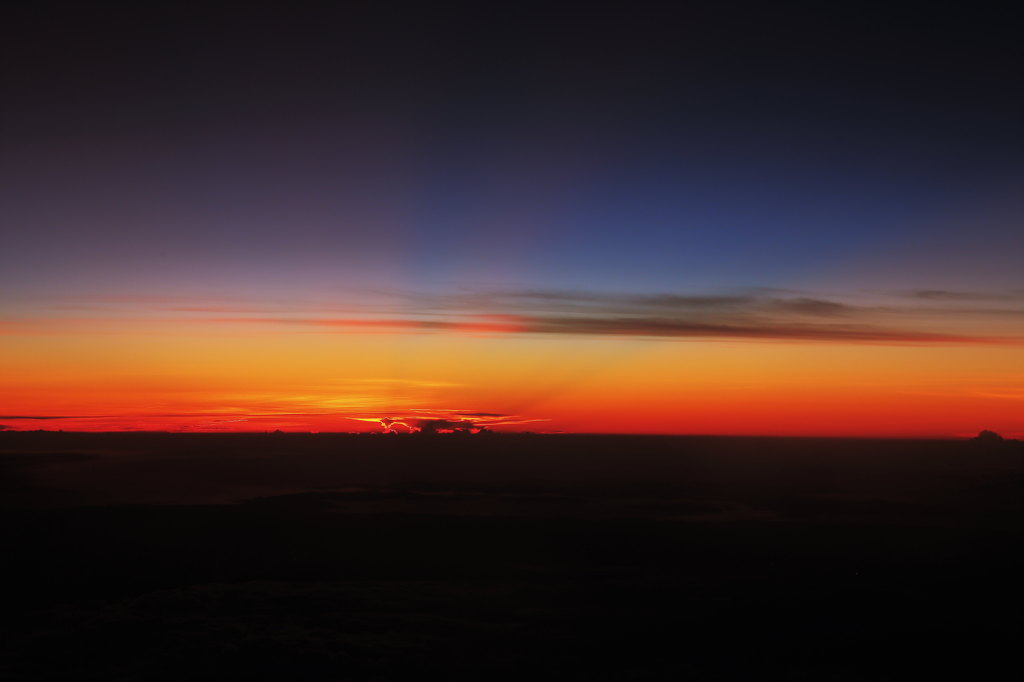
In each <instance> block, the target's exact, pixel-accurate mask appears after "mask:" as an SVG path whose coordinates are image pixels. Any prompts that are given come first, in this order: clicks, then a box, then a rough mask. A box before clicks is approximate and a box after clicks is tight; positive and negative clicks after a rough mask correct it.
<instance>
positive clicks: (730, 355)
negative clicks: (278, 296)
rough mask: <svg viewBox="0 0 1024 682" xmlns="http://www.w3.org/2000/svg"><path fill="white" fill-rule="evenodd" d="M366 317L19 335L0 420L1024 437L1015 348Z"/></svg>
mask: <svg viewBox="0 0 1024 682" xmlns="http://www.w3.org/2000/svg"><path fill="white" fill-rule="evenodd" d="M385 322H386V321H385ZM365 323H366V324H368V325H370V326H374V327H379V328H380V329H379V332H380V333H375V334H370V335H366V334H358V333H356V334H349V333H317V332H315V331H314V332H311V331H309V330H308V329H307V328H306V327H303V326H293V325H288V324H281V325H278V326H276V327H274V329H273V331H272V333H260V334H252V333H248V331H247V328H246V327H245V326H244V325H243V328H242V329H240V328H239V327H238V326H235V325H229V326H227V327H224V326H222V325H218V324H217V323H216V322H215V321H205V322H204V323H202V324H200V323H193V324H180V323H177V322H176V323H170V322H167V321H161V320H156V321H147V322H139V321H136V322H135V323H133V324H128V323H125V324H123V325H122V326H121V327H120V328H118V329H117V330H116V333H114V331H112V329H111V327H110V326H109V325H107V324H106V323H103V322H100V323H96V324H95V325H94V326H93V328H92V329H91V330H89V332H88V333H85V332H83V331H81V330H80V329H77V328H76V329H75V330H74V331H73V333H72V332H67V333H61V334H58V333H52V332H47V333H19V334H15V335H8V336H5V337H4V338H3V344H4V351H5V354H6V358H7V360H8V364H7V371H6V372H5V374H4V376H3V377H2V378H0V389H2V394H3V396H4V404H3V406H2V409H3V415H6V416H3V415H0V425H3V426H4V427H5V428H8V429H17V430H35V429H40V428H43V429H51V430H56V429H64V430H83V431H106V430H168V431H256V432H263V431H273V430H277V429H280V430H283V431H325V432H327V431H329V432H337V431H381V430H383V427H382V426H381V423H380V420H381V419H383V418H389V419H395V420H397V421H402V420H403V418H407V417H409V416H410V415H416V414H425V413H429V414H435V415H502V416H501V417H497V416H490V417H486V416H483V417H478V416H467V417H458V418H460V419H461V418H465V419H471V420H472V419H476V420H480V421H481V422H486V421H487V420H488V419H490V420H492V421H494V422H495V423H494V424H493V425H492V426H488V428H492V429H493V430H496V431H520V430H529V431H538V432H595V433H596V432H601V433H676V434H723V435H729V434H736V435H741V434H746V435H795V436H800V435H806V436H897V437H956V436H966V435H971V434H976V433H977V432H978V431H979V430H981V429H992V430H995V431H997V432H1000V433H1002V434H1003V435H1005V436H1008V437H1014V436H1019V435H1021V434H1024V410H1022V408H1024V354H1022V353H1021V352H1020V349H1019V348H1018V347H1017V346H1014V345H994V346H985V347H984V349H983V350H979V347H978V346H977V345H976V344H932V345H924V344H920V345H899V344H867V343H836V342H831V343H825V342H814V341H806V340H805V341H783V340H761V341H758V340H746V339H738V340H737V339H733V340H716V339H700V340H694V339H686V340H678V339H660V340H658V339H655V340H652V339H642V338H631V337H628V336H605V337H587V336H579V335H577V336H559V335H553V334H551V335H529V334H516V333H514V331H515V328H516V327H515V325H516V324H517V323H516V322H515V320H514V319H497V318H496V319H493V320H491V321H490V322H489V323H487V324H477V322H476V321H474V322H472V323H466V324H462V323H460V322H458V321H455V322H452V323H450V324H446V325H444V326H441V325H435V327H434V328H433V329H428V330H426V332H425V333H422V334H409V333H405V332H401V331H396V330H391V331H389V330H388V328H387V327H388V325H387V324H383V323H382V322H381V321H380V320H369V321H365ZM77 324H78V323H76V325H77ZM17 417H64V418H63V419H24V418H22V419H19V418H17Z"/></svg>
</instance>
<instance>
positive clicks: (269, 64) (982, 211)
mask: <svg viewBox="0 0 1024 682" xmlns="http://www.w3.org/2000/svg"><path fill="white" fill-rule="evenodd" d="M833 4H834V3H815V4H810V5H804V4H791V3H723V2H716V3H682V4H681V5H680V6H676V7H673V10H674V12H673V13H672V14H669V13H668V10H662V9H659V7H660V5H651V6H650V7H647V8H644V7H643V6H642V5H641V4H637V3H630V4H613V3H597V4H595V5H594V6H593V7H592V8H591V9H589V10H588V11H587V12H586V13H577V12H569V11H557V10H556V9H553V7H555V6H554V5H551V4H550V3H548V4H539V5H531V4H529V3H522V4H520V3H515V4H509V5H507V6H504V5H499V6H495V5H491V4H489V3H472V4H467V5H465V6H461V7H456V6H454V5H449V6H445V7H444V8H443V9H440V8H439V7H437V6H433V5H430V3H424V4H423V6H422V7H420V6H419V5H406V4H400V3H384V2H373V3H339V4H338V5H336V6H333V5H330V4H308V5H306V4H302V3H260V2H251V3H245V4H231V3H223V4H220V3H209V4H207V5H206V7H205V8H204V9H189V8H186V7H185V6H184V3H170V4H162V3H141V4H140V5H141V6H140V7H138V8H134V9H131V8H125V7H119V6H117V5H113V4H111V5H106V4H104V3H70V4H64V3H47V2H41V3H27V4H26V6H24V7H22V8H20V9H17V10H5V14H6V15H7V16H5V18H4V20H3V21H2V22H0V34H2V35H0V42H2V48H0V49H3V51H4V57H3V64H4V66H3V72H4V82H3V89H4V93H5V94H4V102H5V104H4V106H3V110H2V113H0V117H2V132H0V134H2V147H0V230H2V234H3V241H2V248H0V361H2V365H0V367H2V371H0V428H6V429H17V430H34V429H39V428H44V429H64V430H88V431H95V430H115V431H119V430H140V429H141V430H171V431H233V430H240V431H270V430H274V429H282V430H285V431H366V430H376V431H380V430H381V429H382V426H381V422H380V420H381V419H385V418H386V419H388V420H396V421H397V422H398V424H399V426H396V427H394V428H395V429H396V430H408V429H409V428H416V426H417V425H419V424H422V423H423V422H424V421H427V420H443V421H444V422H452V423H456V422H457V423H461V424H464V425H467V426H472V427H473V428H478V427H481V426H486V427H488V428H491V429H494V430H498V431H519V430H529V431H537V432H625V433H672V434H780V435H815V436H817V435H836V436H901V437H903V436H907V437H916V436H928V437H932V436H937V437H946V436H957V437H959V436H969V435H974V434H976V433H977V432H978V431H979V430H981V429H992V430H995V431H998V432H1000V433H1002V434H1003V435H1005V436H1015V437H1024V193H1022V191H1021V190H1022V182H1021V181H1022V179H1024V126H1022V125H1021V120H1022V114H1024V107H1022V96H1021V94H1020V93H1021V92H1022V91H1024V90H1022V88H1021V85H1022V84H1021V83H1020V77H1019V75H1018V73H1017V69H1016V67H1015V64H1017V63H1020V62H1021V61H1024V54H1021V53H1022V52H1024V49H1022V47H1021V41H1020V40H1019V36H1018V35H1016V33H1015V31H1014V30H1013V27H1014V23H1013V22H1011V21H1009V20H1008V19H1007V17H1004V16H999V14H998V13H997V12H992V11H985V10H981V9H975V8H974V7H966V6H962V7H961V8H960V9H959V10H958V12H957V13H949V14H942V13H941V12H940V10H939V9H938V8H937V7H936V6H935V5H931V4H917V3H900V4H899V7H896V8H894V7H892V6H891V5H890V4H879V5H877V6H873V5H870V4H864V3H851V4H849V5H842V6H832V5H833ZM402 425H404V427H402Z"/></svg>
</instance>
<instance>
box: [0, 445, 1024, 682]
mask: <svg viewBox="0 0 1024 682" xmlns="http://www.w3.org/2000/svg"><path fill="white" fill-rule="evenodd" d="M0 476H2V477H0V504H2V505H3V516H2V518H3V523H2V528H0V532H2V534H3V535H2V537H3V542H4V544H3V546H4V548H5V558H4V563H5V566H6V568H7V569H8V575H9V577H8V578H7V581H6V582H5V583H4V587H5V589H4V603H5V608H4V619H3V632H2V633H0V635H2V641H3V644H2V645H0V675H2V676H3V678H4V679H12V680H37V679H68V680H158V681H159V680H180V679H197V678H217V679H220V680H282V679H291V680H339V679H346V680H408V679H420V678H422V677H425V676H427V675H431V674H433V675H439V676H442V677H444V678H447V679H465V680H470V679H472V680H489V679H558V680H595V679H597V680H669V679H671V680H678V679H687V678H688V679H695V680H745V679H756V680H907V679H996V678H997V677H1007V676H1008V675H1012V674H1014V673H1019V672H1021V664H1020V661H1019V656H1018V655H1017V653H1016V651H1017V646H1018V642H1019V640H1020V635H1021V626H1020V623H1019V613H1020V608H1021V606H1022V604H1021V594H1020V587H1019V586H1020V579H1019V576H1020V575H1021V569H1022V568H1024V566H1022V563H1024V562H1022V560H1021V559H1020V558H1019V557H1018V556H1017V554H1018V552H1017V549H1018V546H1019V544H1020V540H1021V519H1022V511H1024V495H1022V493H1024V446H1022V445H1021V444H1020V443H1016V442H1013V441H985V442H979V441H976V440H974V441H880V440H829V439H770V438H670V437H627V436H573V435H560V436H544V435H504V434H493V435H491V436H490V437H486V438H476V437H472V438H460V437H450V436H436V437H415V436H393V437H392V436H388V437H380V436H349V435H330V434H319V435H314V434H273V435H271V434H267V435H226V434H225V435H213V434H180V435H169V434H152V433H150V434H146V433H140V434H70V433H69V434H57V433H17V432H3V433H0Z"/></svg>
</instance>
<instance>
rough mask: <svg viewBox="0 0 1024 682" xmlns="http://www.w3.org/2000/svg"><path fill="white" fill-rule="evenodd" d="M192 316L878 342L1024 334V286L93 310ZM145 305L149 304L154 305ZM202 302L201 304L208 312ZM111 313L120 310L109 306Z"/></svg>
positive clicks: (404, 297) (465, 329)
mask: <svg viewBox="0 0 1024 682" xmlns="http://www.w3.org/2000/svg"><path fill="white" fill-rule="evenodd" d="M66 312H67V311H66V310H65V314H63V315H60V316H58V318H54V319H63V320H65V321H68V320H79V321H91V322H93V323H96V324H103V323H104V322H111V323H114V322H120V323H123V322H125V321H130V320H131V319H133V318H143V317H144V318H145V319H146V320H147V321H151V320H154V319H157V320H159V319H173V320H175V321H177V322H181V323H189V322H198V323H205V324H227V325H236V324H237V325H263V326H275V327H279V328H283V329H288V328H291V329H294V328H297V327H308V328H310V329H311V330H317V329H319V330H322V331H326V330H337V331H339V332H345V333H355V332H362V333H420V334H422V333H434V332H447V333H466V334H476V335H507V334H527V335H563V336H593V337H602V336H605V337H606V336H624V337H633V338H679V339H687V338H692V339H739V340H758V339H760V340H766V341H772V340H789V341H814V342H837V343H871V344H970V343H1003V344H1016V343H1021V342H1022V340H1024V315H1022V312H1024V293H1022V292H1007V293H985V292H956V291H944V290H930V289H918V290H908V291H897V292H881V293H879V292H874V293H863V292H862V293H859V294H856V295H847V296H825V295H814V294H811V293H808V292H802V291H796V290H787V289H769V288H764V289H754V290H747V291H741V292H727V293H721V294H685V293H659V292H654V293H601V292H586V291H558V290H522V291H465V290H462V291H457V292H454V293H437V294H424V293H410V292H381V291H370V292H361V293H360V294H357V295H348V296H345V297H344V300H341V301H323V300H320V301H296V302H293V303H291V304H287V303H283V302H281V301H277V302H274V303H273V304H267V305H262V306H261V305H260V304H259V303H258V302H240V301H225V302H224V304H223V305H221V304H217V305H207V306H195V305H190V304H188V303H187V302H174V301H168V300H166V299H163V298H160V299H156V300H154V301H152V302H151V303H150V304H149V305H147V304H146V302H145V301H144V299H132V300H130V301H125V300H123V299H112V300H110V301H107V302H106V305H103V304H102V303H97V305H96V306H95V308H94V309H93V310H92V314H91V315H89V316H85V317H75V318H69V317H67V315H66ZM143 313H144V315H143ZM197 313H198V315H197ZM108 316H109V317H108Z"/></svg>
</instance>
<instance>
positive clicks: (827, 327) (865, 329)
mask: <svg viewBox="0 0 1024 682" xmlns="http://www.w3.org/2000/svg"><path fill="white" fill-rule="evenodd" d="M505 317H507V318H509V319H506V320H505V321H503V322H500V323H497V322H494V321H492V320H490V319H489V318H488V317H485V316H481V317H480V318H477V319H472V318H469V319H463V320H458V321H447V320H421V319H412V318H405V319H403V318H394V319H363V318H265V317H260V318H247V317H243V318H219V319H218V321H220V322H231V323H246V324H284V325H305V326H312V327H328V328H336V329H339V330H340V329H348V330H353V331H354V330H371V331H372V330H378V329H387V330H389V331H409V332H429V331H449V332H463V333H481V334H493V333H517V334H570V335H590V336H634V337H661V338H721V339H730V338H733V339H788V340H794V341H799V340H803V341H836V342H862V343H1020V342H1021V341H1022V339H1020V338H1016V337H998V336H982V335H971V334H953V333H943V332H928V331H918V330H910V329H898V328H889V327H884V326H877V325H871V324H859V325H858V324H805V323H799V322H789V321H774V320H764V321H759V320H751V321H749V322H736V323H730V322H715V321H700V320H690V319H685V318H673V317H628V316H608V317H597V316H586V317H584V316H576V315H572V316H570V315H564V316H554V315H549V316H536V317H531V316H516V317H515V318H511V316H505Z"/></svg>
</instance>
